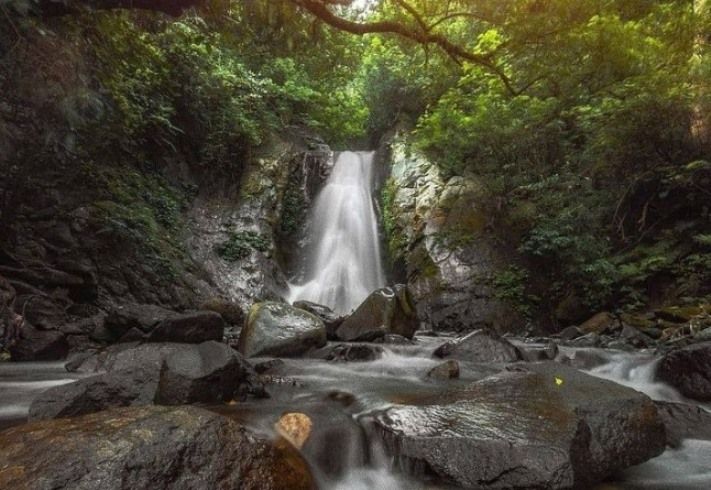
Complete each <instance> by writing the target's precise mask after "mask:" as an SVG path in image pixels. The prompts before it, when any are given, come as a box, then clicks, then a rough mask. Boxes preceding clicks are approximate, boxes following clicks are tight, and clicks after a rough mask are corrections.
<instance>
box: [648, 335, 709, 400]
mask: <svg viewBox="0 0 711 490" xmlns="http://www.w3.org/2000/svg"><path fill="white" fill-rule="evenodd" d="M657 379H658V380H660V381H664V382H665V383H668V384H670V385H671V386H673V387H674V388H676V389H677V390H679V392H680V393H681V394H682V395H684V396H685V397H687V398H691V399H694V400H699V401H711V342H701V343H699V344H694V345H690V346H688V347H683V348H681V349H677V350H675V351H672V352H669V353H668V354H666V355H665V356H664V357H663V358H662V360H661V362H660V363H659V366H658V367H657Z"/></svg>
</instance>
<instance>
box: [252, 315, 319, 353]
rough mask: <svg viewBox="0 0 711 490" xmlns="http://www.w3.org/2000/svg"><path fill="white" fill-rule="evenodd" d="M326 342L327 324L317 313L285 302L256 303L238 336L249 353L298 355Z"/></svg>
mask: <svg viewBox="0 0 711 490" xmlns="http://www.w3.org/2000/svg"><path fill="white" fill-rule="evenodd" d="M324 345H326V327H325V326H324V324H323V322H322V321H321V319H319V318H318V317H317V316H315V315H313V314H311V313H309V312H307V311H304V310H300V309H298V308H294V307H293V306H289V305H287V304H283V303H272V302H265V303H257V304H255V305H254V306H252V309H251V310H250V312H249V317H248V319H247V324H246V325H245V327H244V328H243V329H242V333H241V334H240V337H239V343H238V349H239V351H240V352H241V353H242V354H243V355H244V356H246V357H255V356H285V357H289V356H298V355H300V354H304V353H305V352H307V351H308V350H310V349H312V348H318V347H323V346H324Z"/></svg>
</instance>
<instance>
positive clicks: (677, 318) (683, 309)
mask: <svg viewBox="0 0 711 490" xmlns="http://www.w3.org/2000/svg"><path fill="white" fill-rule="evenodd" d="M706 310H707V308H705V307H704V305H699V306H670V307H668V308H662V309H660V310H657V311H655V312H654V313H655V314H656V315H657V317H658V318H661V319H662V320H666V321H669V322H674V323H688V322H690V321H691V320H692V319H694V318H695V317H697V316H699V315H703V314H704V313H706Z"/></svg>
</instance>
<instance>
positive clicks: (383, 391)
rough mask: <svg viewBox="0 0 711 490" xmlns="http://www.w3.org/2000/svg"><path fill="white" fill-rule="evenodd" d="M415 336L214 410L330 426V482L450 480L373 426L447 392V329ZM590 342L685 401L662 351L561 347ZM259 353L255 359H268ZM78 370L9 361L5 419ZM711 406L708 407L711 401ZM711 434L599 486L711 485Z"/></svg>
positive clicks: (314, 452) (658, 395)
mask: <svg viewBox="0 0 711 490" xmlns="http://www.w3.org/2000/svg"><path fill="white" fill-rule="evenodd" d="M416 339H417V342H416V343H415V344H414V345H387V346H384V355H383V357H382V358H380V359H378V360H375V361H369V362H351V363H334V362H327V361H324V360H321V359H309V358H303V359H286V360H284V362H285V365H284V366H283V367H282V368H281V369H280V370H279V372H280V373H284V374H283V376H284V377H283V378H279V376H277V379H275V382H276V383H277V385H272V388H270V392H271V393H272V395H273V396H272V398H270V399H267V400H254V401H247V402H244V403H238V404H237V405H233V406H220V407H213V409H214V410H216V411H218V412H220V413H222V414H224V415H227V416H229V417H231V418H234V419H235V420H237V421H239V422H241V423H244V424H246V425H247V426H249V427H251V428H253V429H254V430H256V431H259V432H262V433H264V434H266V435H268V436H270V437H275V436H276V433H275V431H274V423H275V422H276V420H278V419H279V417H280V416H281V415H282V414H283V413H285V412H303V413H306V414H308V415H309V416H310V417H311V418H312V419H313V423H314V427H315V428H317V429H325V430H319V431H314V434H315V435H316V434H321V435H319V436H318V439H317V440H315V441H313V442H314V444H312V445H311V447H310V449H309V448H308V447H307V448H305V452H304V454H305V456H306V458H307V459H308V460H309V463H310V464H311V466H312V468H313V470H314V473H315V475H316V476H317V478H318V480H319V484H320V488H321V489H322V490H360V489H363V490H365V489H375V488H378V489H380V488H382V489H387V490H417V489H445V488H448V487H446V486H442V485H435V484H432V483H422V482H418V481H413V480H411V479H409V478H408V477H406V476H403V475H400V474H397V473H395V472H393V471H391V470H390V468H389V463H390V462H389V461H388V459H387V458H385V457H384V456H383V454H382V451H381V449H380V447H379V443H378V438H377V437H373V435H372V434H371V433H370V432H369V429H368V428H369V423H368V420H369V414H371V413H373V412H375V411H378V410H381V409H383V408H386V407H388V406H392V405H396V404H400V403H407V400H408V399H411V398H412V397H417V396H421V395H431V394H435V393H439V392H441V385H440V384H437V383H431V382H427V381H425V380H424V375H425V373H426V372H427V371H428V370H429V369H431V368H432V367H433V366H435V365H437V364H438V363H439V362H440V361H438V360H435V359H433V358H432V357H431V354H432V351H433V350H434V349H435V348H436V347H437V346H438V345H440V344H441V343H443V342H444V341H446V340H447V339H446V338H441V337H440V338H431V337H424V336H418V337H416ZM575 351H587V352H586V353H588V354H589V353H591V352H592V354H594V355H595V356H597V357H598V358H602V359H603V360H602V364H600V365H598V366H596V367H593V368H591V369H588V370H587V372H589V373H590V374H592V375H595V376H599V377H603V378H607V379H611V380H614V381H616V382H618V383H621V384H624V385H627V386H630V387H632V388H634V389H637V390H639V391H642V392H644V393H646V394H648V395H649V396H650V397H652V398H654V399H658V400H667V401H685V400H683V398H682V397H681V396H680V395H679V394H678V393H676V392H675V391H674V390H673V389H672V388H670V387H668V386H666V385H664V384H662V383H658V382H655V381H653V373H654V367H655V365H656V363H657V362H658V358H657V357H655V356H654V355H653V354H651V353H644V352H642V353H636V352H632V353H628V352H621V351H611V350H603V349H570V348H562V349H561V355H568V356H569V355H570V354H571V353H572V352H575ZM259 361H260V360H259V359H255V362H259ZM495 371H496V369H495V368H493V367H489V366H474V365H470V366H468V367H467V368H466V369H463V370H462V379H459V380H452V381H450V383H451V386H452V387H456V386H459V385H460V384H466V383H470V382H472V381H476V380H478V379H481V378H483V377H485V376H488V375H490V374H493V373H494V372H495ZM75 378H76V376H74V375H69V374H68V373H66V372H65V371H64V370H63V368H62V365H61V364H60V363H0V428H3V427H7V426H10V425H15V424H18V423H21V422H22V421H23V420H24V418H25V417H26V415H27V409H28V407H29V404H30V402H31V400H32V399H33V398H34V397H35V396H37V394H39V393H40V392H41V391H42V390H44V389H46V388H48V387H50V386H54V385H56V384H60V383H66V382H70V381H72V379H75ZM706 408H707V409H708V407H706ZM709 461H711V441H702V440H687V441H685V442H684V444H683V445H682V447H681V448H679V449H669V450H667V451H666V452H665V453H664V454H662V455H661V456H659V457H657V458H655V459H653V460H650V461H648V462H646V463H644V464H642V465H640V466H637V467H634V468H631V469H629V470H627V471H625V472H624V473H623V474H621V475H619V476H618V477H617V478H616V479H615V481H611V482H607V483H606V484H604V485H602V486H600V487H599V490H611V489H643V488H644V489H657V490H662V489H665V490H668V489H699V490H700V489H708V488H711V464H709Z"/></svg>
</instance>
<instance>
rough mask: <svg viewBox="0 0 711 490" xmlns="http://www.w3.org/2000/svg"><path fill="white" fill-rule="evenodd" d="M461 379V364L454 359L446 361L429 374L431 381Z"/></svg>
mask: <svg viewBox="0 0 711 490" xmlns="http://www.w3.org/2000/svg"><path fill="white" fill-rule="evenodd" d="M458 377H459V363H458V362H457V361H455V360H454V359H450V360H448V361H444V362H443V363H442V364H439V365H437V366H435V367H433V368H432V369H430V370H429V371H428V372H427V378H429V379H455V378H458Z"/></svg>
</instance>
